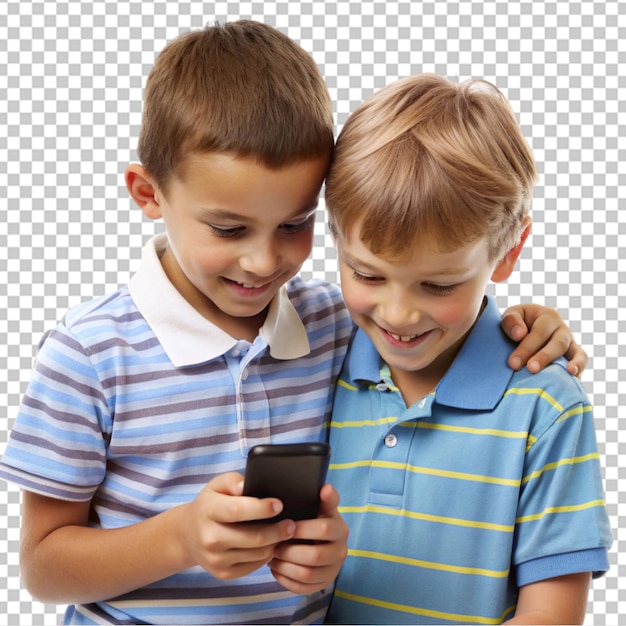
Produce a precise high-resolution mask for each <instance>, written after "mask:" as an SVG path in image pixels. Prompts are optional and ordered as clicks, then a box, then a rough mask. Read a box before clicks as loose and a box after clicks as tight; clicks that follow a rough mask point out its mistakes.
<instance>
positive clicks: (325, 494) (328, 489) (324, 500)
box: [318, 483, 339, 517]
mask: <svg viewBox="0 0 626 626" xmlns="http://www.w3.org/2000/svg"><path fill="white" fill-rule="evenodd" d="M338 506H339V492H338V491H337V490H336V489H335V488H334V487H333V486H332V485H331V484H330V483H326V484H325V485H323V486H322V488H321V489H320V508H319V515H318V516H319V517H332V516H333V515H337V507H338Z"/></svg>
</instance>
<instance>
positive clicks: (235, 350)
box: [231, 348, 241, 356]
mask: <svg viewBox="0 0 626 626" xmlns="http://www.w3.org/2000/svg"><path fill="white" fill-rule="evenodd" d="M231 354H232V355H233V356H239V355H240V354H241V353H240V352H239V348H233V349H232V350H231Z"/></svg>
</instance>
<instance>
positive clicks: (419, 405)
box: [417, 398, 426, 409]
mask: <svg viewBox="0 0 626 626" xmlns="http://www.w3.org/2000/svg"><path fill="white" fill-rule="evenodd" d="M417 406H418V407H419V408H420V409H423V408H424V407H425V406H426V398H422V399H421V400H420V403H419V404H418V405H417Z"/></svg>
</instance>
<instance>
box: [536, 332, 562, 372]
mask: <svg viewBox="0 0 626 626" xmlns="http://www.w3.org/2000/svg"><path fill="white" fill-rule="evenodd" d="M571 341H572V338H571V334H570V333H569V331H567V330H558V331H557V332H555V333H554V334H553V335H552V337H551V338H550V341H548V343H547V344H546V345H545V346H544V347H543V348H542V349H541V350H539V351H538V352H537V353H536V354H534V355H532V356H530V355H529V358H528V363H527V365H526V366H527V368H528V371H529V372H531V373H533V374H536V373H537V372H539V371H541V370H542V369H544V368H545V367H546V366H547V365H549V364H550V363H552V361H554V360H555V359H558V358H559V357H560V356H563V355H564V354H565V353H566V352H567V350H568V349H569V346H570V343H571Z"/></svg>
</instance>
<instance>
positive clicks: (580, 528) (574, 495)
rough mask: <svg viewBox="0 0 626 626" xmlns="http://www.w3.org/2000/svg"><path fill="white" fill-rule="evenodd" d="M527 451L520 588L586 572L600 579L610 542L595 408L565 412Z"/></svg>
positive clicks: (518, 546) (518, 548)
mask: <svg viewBox="0 0 626 626" xmlns="http://www.w3.org/2000/svg"><path fill="white" fill-rule="evenodd" d="M528 446H529V449H528V451H527V454H526V461H525V470H524V477H523V480H522V486H521V493H520V498H519V507H518V518H517V520H516V537H515V548H514V555H513V561H514V565H515V566H516V568H517V573H518V584H520V585H522V584H528V583H530V582H536V581H537V580H544V579H547V578H554V577H556V576H562V575H565V574H573V573H578V572H582V571H592V572H593V573H594V575H596V576H597V575H598V574H600V573H601V570H605V569H607V568H608V559H607V557H606V552H607V550H608V548H609V547H610V545H611V542H612V538H611V531H610V524H609V519H608V516H607V513H606V509H605V501H604V491H603V487H602V475H601V468H600V459H599V454H598V449H597V444H596V437H595V431H594V425H593V412H592V408H591V406H590V405H589V404H588V403H586V402H578V403H576V404H574V405H572V406H569V407H568V408H567V409H562V410H561V412H560V414H559V417H558V418H557V419H555V420H554V421H553V422H552V423H551V424H550V425H549V426H548V427H545V425H541V427H540V428H539V429H538V431H537V432H536V434H535V435H532V434H531V436H530V437H529V442H528ZM548 562H550V567H548V566H547V564H548ZM542 563H543V565H544V566H542V567H537V564H542ZM596 568H599V569H596Z"/></svg>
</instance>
